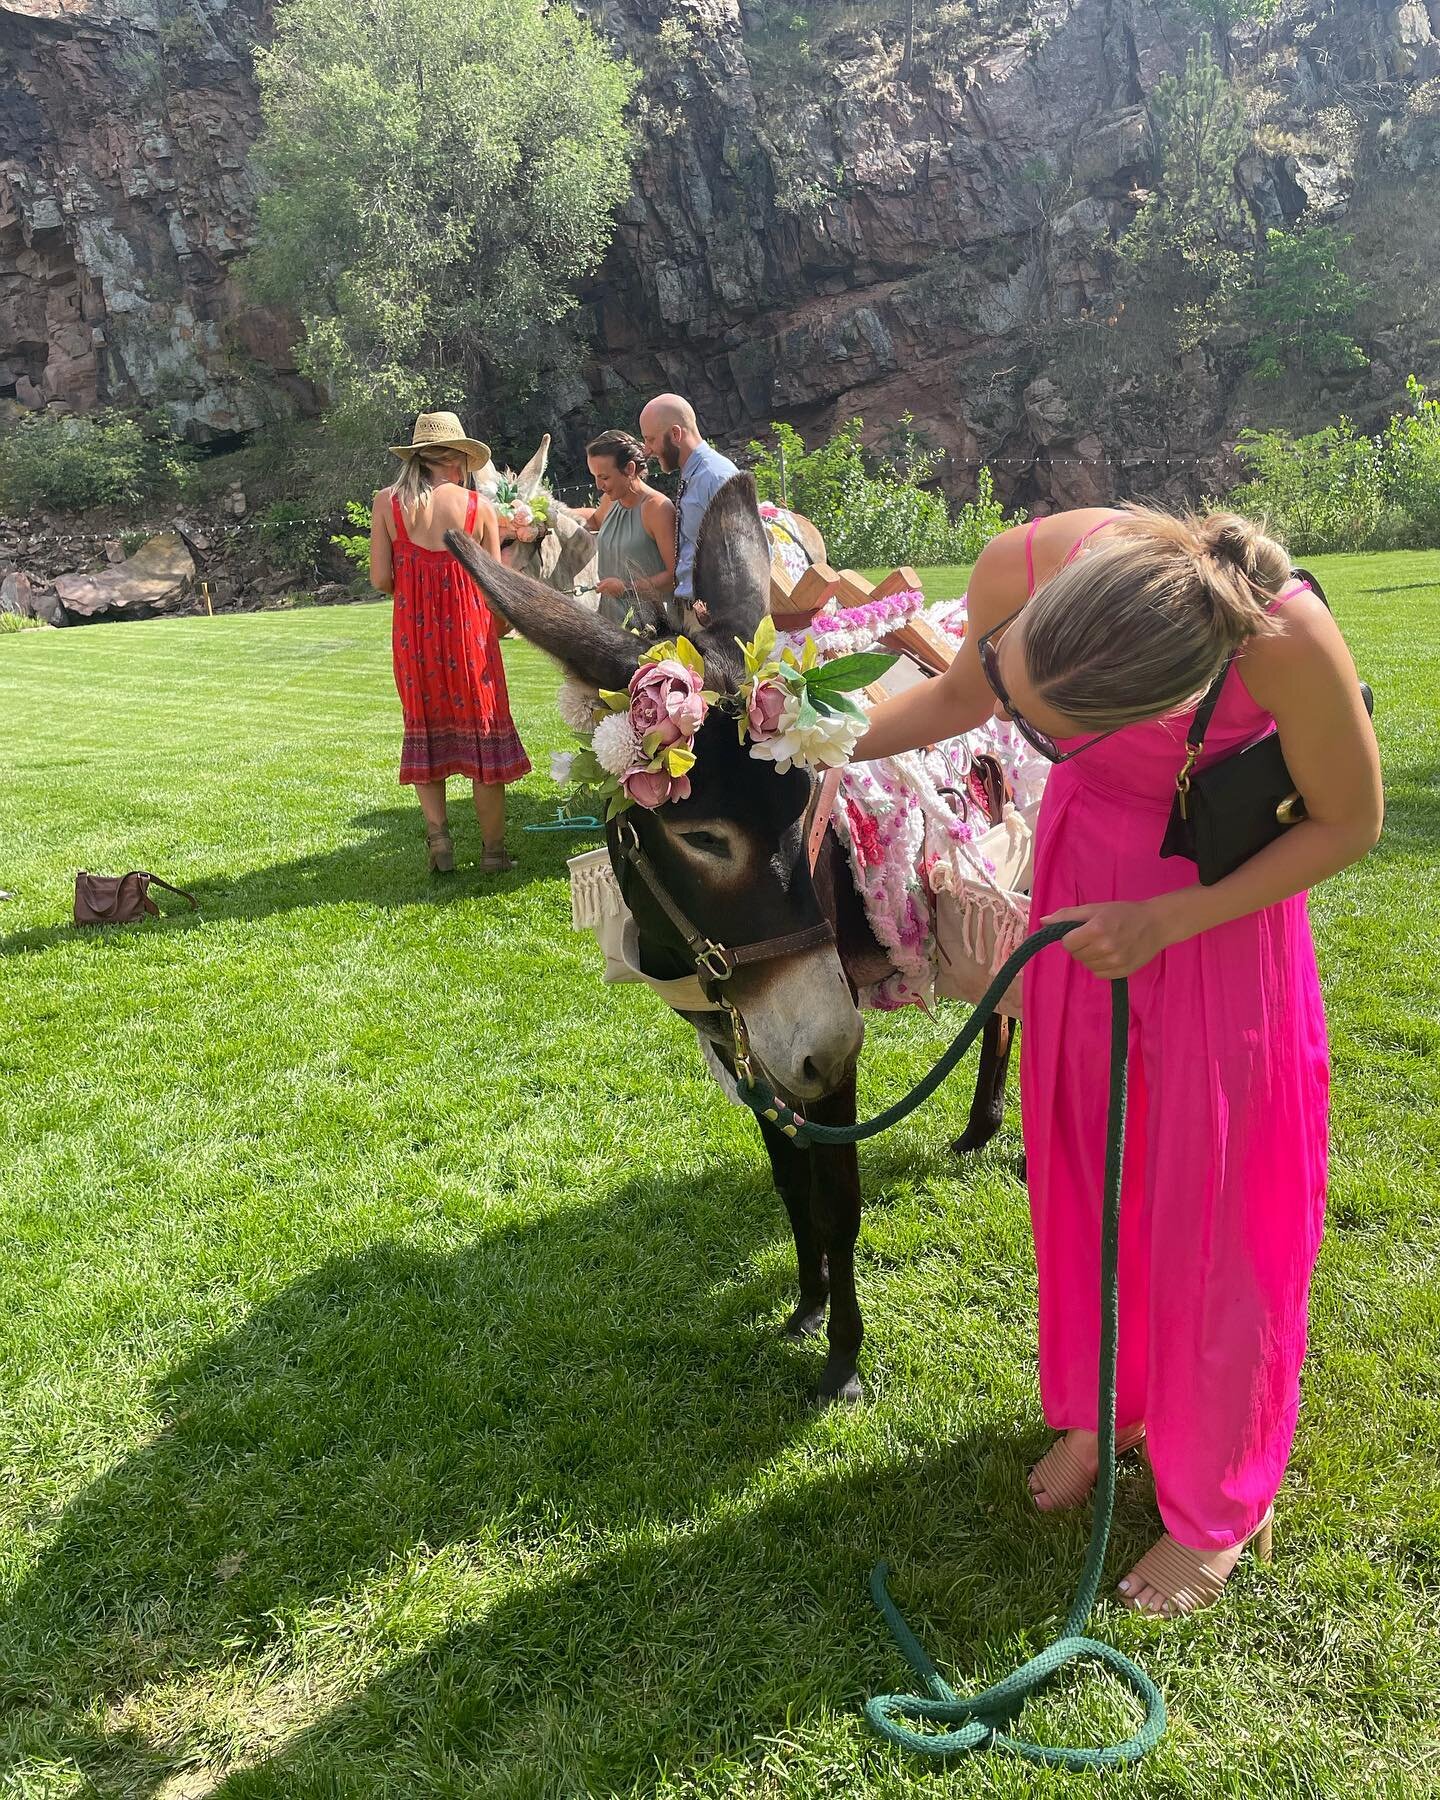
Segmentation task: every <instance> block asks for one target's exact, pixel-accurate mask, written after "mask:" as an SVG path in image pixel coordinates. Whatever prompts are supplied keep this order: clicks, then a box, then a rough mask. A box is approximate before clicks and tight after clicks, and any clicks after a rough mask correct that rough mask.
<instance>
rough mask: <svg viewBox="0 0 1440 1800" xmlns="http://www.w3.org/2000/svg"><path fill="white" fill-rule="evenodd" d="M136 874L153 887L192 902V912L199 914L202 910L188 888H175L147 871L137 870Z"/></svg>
mask: <svg viewBox="0 0 1440 1800" xmlns="http://www.w3.org/2000/svg"><path fill="white" fill-rule="evenodd" d="M134 873H135V874H137V875H143V876H144V877H145V879H146V881H148V882H149V883H150V884H151V886H152V887H162V888H164V890H165V892H166V893H167V894H178V895H179V896H180V898H181V899H182V900H188V901H189V902H190V910H191V912H198V911H199V910H200V902H199V901H198V900H197V899H196V898H195V896H194V895H193V894H192V893H191V892H190V890H189V889H188V888H179V887H173V886H172V885H171V884H170V882H168V881H162V880H161V879H160V877H159V876H158V875H152V874H150V873H149V871H148V870H146V869H136V870H135V871H134Z"/></svg>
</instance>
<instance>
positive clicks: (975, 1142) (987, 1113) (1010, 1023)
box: [950, 1013, 1015, 1156]
mask: <svg viewBox="0 0 1440 1800" xmlns="http://www.w3.org/2000/svg"><path fill="white" fill-rule="evenodd" d="M1014 1042H1015V1021H1014V1020H1013V1019H1012V1018H1010V1017H1008V1015H1006V1014H1005V1013H992V1014H991V1015H990V1018H989V1020H988V1021H987V1022H986V1026H985V1034H984V1036H983V1037H982V1038H981V1040H980V1064H979V1067H978V1068H977V1069H976V1071H975V1094H974V1098H973V1099H972V1100H971V1102H970V1122H969V1124H968V1125H966V1127H965V1129H964V1130H963V1131H962V1132H961V1133H960V1135H959V1137H958V1138H956V1139H955V1141H954V1143H952V1144H951V1146H950V1148H951V1149H952V1150H953V1151H954V1152H955V1153H956V1155H957V1156H964V1155H965V1154H966V1153H967V1152H969V1151H972V1150H983V1149H984V1148H985V1146H986V1145H987V1144H988V1143H989V1142H990V1140H991V1138H993V1137H994V1136H995V1134H996V1132H997V1131H999V1129H1000V1127H1001V1126H1002V1125H1003V1124H1004V1123H1005V1077H1006V1075H1007V1074H1008V1072H1009V1069H1010V1050H1011V1047H1012V1046H1013V1044H1014Z"/></svg>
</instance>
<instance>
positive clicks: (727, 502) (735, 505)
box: [695, 474, 770, 642]
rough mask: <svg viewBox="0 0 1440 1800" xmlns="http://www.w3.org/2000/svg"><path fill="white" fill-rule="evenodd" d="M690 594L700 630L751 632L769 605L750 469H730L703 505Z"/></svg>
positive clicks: (765, 542)
mask: <svg viewBox="0 0 1440 1800" xmlns="http://www.w3.org/2000/svg"><path fill="white" fill-rule="evenodd" d="M695 598H696V600H697V601H701V602H703V604H704V607H705V613H706V619H705V635H707V636H713V637H714V638H716V639H717V640H722V639H723V640H725V641H726V642H728V641H729V640H730V639H731V638H737V637H738V638H746V639H749V638H753V637H754V635H755V630H756V627H757V626H758V625H759V623H760V620H761V619H762V618H763V617H764V615H765V614H766V613H767V612H768V611H769V608H770V539H769V538H768V537H767V536H766V534H765V527H764V525H763V524H762V523H761V519H760V507H759V502H758V501H757V499H756V497H755V478H754V476H753V475H746V474H740V475H732V476H731V477H730V479H729V480H728V481H727V482H726V483H725V485H724V487H722V488H721V489H720V491H719V493H718V494H716V496H715V498H714V499H713V500H712V501H711V502H710V505H709V506H708V507H707V508H706V512H705V518H704V520H703V522H702V523H701V526H700V541H699V543H698V544H697V545H696V547H695Z"/></svg>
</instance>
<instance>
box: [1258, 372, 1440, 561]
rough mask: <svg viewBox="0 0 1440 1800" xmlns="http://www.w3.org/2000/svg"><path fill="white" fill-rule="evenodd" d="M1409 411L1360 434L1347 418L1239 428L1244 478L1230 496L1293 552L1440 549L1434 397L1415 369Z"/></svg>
mask: <svg viewBox="0 0 1440 1800" xmlns="http://www.w3.org/2000/svg"><path fill="white" fill-rule="evenodd" d="M1407 389H1408V392H1409V395H1410V411H1409V412H1408V413H1398V414H1396V416H1395V417H1394V418H1392V419H1391V421H1390V423H1389V424H1388V425H1387V426H1386V427H1385V429H1384V431H1382V432H1380V433H1378V434H1377V435H1376V436H1374V437H1366V436H1365V435H1363V434H1362V433H1360V432H1357V431H1356V430H1355V427H1354V426H1353V425H1352V424H1351V423H1350V421H1349V420H1348V419H1345V418H1342V419H1341V420H1340V422H1339V424H1338V425H1328V426H1326V428H1325V429H1324V430H1323V431H1316V432H1312V433H1311V434H1310V435H1309V436H1308V437H1292V436H1291V435H1290V433H1289V432H1285V431H1253V430H1251V431H1245V432H1243V433H1242V434H1241V437H1240V441H1239V443H1238V444H1237V445H1236V446H1235V451H1236V454H1237V456H1239V458H1240V459H1241V461H1242V462H1243V463H1244V464H1245V465H1246V467H1247V468H1248V470H1249V471H1250V479H1249V480H1248V481H1246V482H1244V483H1242V484H1241V485H1240V486H1239V487H1237V488H1236V489H1235V490H1234V492H1233V493H1232V494H1231V495H1230V496H1229V504H1230V505H1232V506H1234V507H1236V508H1237V509H1238V510H1239V511H1241V512H1244V513H1249V514H1251V515H1252V516H1255V517H1260V518H1264V519H1266V520H1268V522H1269V524H1270V527H1271V529H1272V530H1273V531H1274V532H1275V535H1276V536H1277V537H1279V538H1281V539H1282V540H1283V541H1284V542H1285V543H1286V544H1288V545H1289V547H1290V548H1291V549H1292V550H1293V551H1295V552H1296V553H1297V554H1298V555H1302V556H1308V555H1314V554H1316V553H1320V552H1324V551H1328V550H1372V549H1390V548H1396V547H1400V548H1426V547H1435V546H1440V401H1436V400H1431V399H1429V398H1428V397H1427V395H1426V392H1425V389H1424V387H1423V386H1422V385H1421V384H1420V383H1419V382H1418V381H1417V380H1416V379H1415V377H1414V376H1413V375H1412V376H1411V377H1410V380H1409V382H1408V383H1407Z"/></svg>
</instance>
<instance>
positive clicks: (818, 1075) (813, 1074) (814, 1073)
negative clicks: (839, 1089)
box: [800, 1056, 825, 1087]
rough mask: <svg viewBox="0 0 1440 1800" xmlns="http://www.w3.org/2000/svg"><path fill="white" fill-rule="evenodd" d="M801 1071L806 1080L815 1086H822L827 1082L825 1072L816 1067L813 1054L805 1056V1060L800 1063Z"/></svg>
mask: <svg viewBox="0 0 1440 1800" xmlns="http://www.w3.org/2000/svg"><path fill="white" fill-rule="evenodd" d="M800 1073H801V1074H802V1075H803V1076H804V1077H805V1080H806V1082H807V1083H809V1084H810V1085H811V1086H813V1087H822V1086H823V1085H824V1083H825V1076H824V1074H823V1072H822V1071H821V1070H820V1069H819V1068H817V1067H816V1064H815V1058H814V1057H813V1056H807V1057H806V1058H805V1061H804V1062H803V1063H802V1064H801V1065H800Z"/></svg>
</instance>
